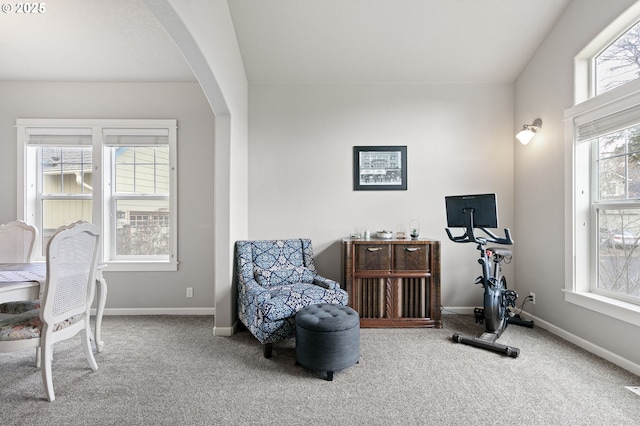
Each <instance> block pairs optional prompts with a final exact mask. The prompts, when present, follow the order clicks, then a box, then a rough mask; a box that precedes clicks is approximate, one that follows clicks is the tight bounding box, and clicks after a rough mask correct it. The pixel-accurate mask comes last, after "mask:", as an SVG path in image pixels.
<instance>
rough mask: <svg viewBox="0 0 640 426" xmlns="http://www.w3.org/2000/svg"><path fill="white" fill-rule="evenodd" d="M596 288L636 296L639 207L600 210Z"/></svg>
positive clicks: (639, 281) (639, 268)
mask: <svg viewBox="0 0 640 426" xmlns="http://www.w3.org/2000/svg"><path fill="white" fill-rule="evenodd" d="M598 220H599V225H600V249H599V254H598V284H597V287H598V288H599V289H603V290H608V291H613V292H616V293H619V294H622V295H625V296H631V297H640V250H639V249H638V238H639V237H640V209H624V210H601V211H599V214H598Z"/></svg>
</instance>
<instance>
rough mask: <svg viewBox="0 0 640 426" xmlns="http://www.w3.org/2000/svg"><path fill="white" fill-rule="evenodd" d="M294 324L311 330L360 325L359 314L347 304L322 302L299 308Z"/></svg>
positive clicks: (347, 328) (337, 329)
mask: <svg viewBox="0 0 640 426" xmlns="http://www.w3.org/2000/svg"><path fill="white" fill-rule="evenodd" d="M296 325H297V326H299V327H302V328H304V329H306V330H313V331H342V330H350V329H352V328H353V327H357V326H359V325H360V316H359V315H358V313H357V312H356V311H354V310H353V309H351V308H350V307H348V306H343V305H334V304H330V303H322V304H318V305H310V306H307V307H304V308H302V309H300V310H299V311H298V313H297V314H296Z"/></svg>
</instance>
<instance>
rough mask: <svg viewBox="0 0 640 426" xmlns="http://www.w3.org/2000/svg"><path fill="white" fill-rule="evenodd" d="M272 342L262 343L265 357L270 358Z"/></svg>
mask: <svg viewBox="0 0 640 426" xmlns="http://www.w3.org/2000/svg"><path fill="white" fill-rule="evenodd" d="M272 347H273V346H272V344H271V343H265V344H264V357H265V358H271V350H272Z"/></svg>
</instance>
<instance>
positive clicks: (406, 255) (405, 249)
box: [393, 244, 429, 272]
mask: <svg viewBox="0 0 640 426" xmlns="http://www.w3.org/2000/svg"><path fill="white" fill-rule="evenodd" d="M394 247H395V250H394V265H393V269H394V271H396V272H402V271H410V272H429V262H428V259H429V245H428V244H396V245H395V246H394Z"/></svg>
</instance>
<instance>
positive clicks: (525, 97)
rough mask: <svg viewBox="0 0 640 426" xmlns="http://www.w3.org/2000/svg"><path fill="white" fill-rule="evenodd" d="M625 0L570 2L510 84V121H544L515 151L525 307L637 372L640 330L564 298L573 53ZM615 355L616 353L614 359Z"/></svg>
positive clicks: (518, 279) (627, 0)
mask: <svg viewBox="0 0 640 426" xmlns="http://www.w3.org/2000/svg"><path fill="white" fill-rule="evenodd" d="M633 3H635V2H634V1H632V0H615V1H607V2H602V1H599V0H580V1H574V2H572V3H571V5H570V6H569V7H568V9H567V10H566V12H565V14H564V15H563V16H562V18H561V19H560V20H559V21H558V23H557V24H556V26H555V28H554V29H553V30H552V31H551V32H550V34H549V35H548V37H547V39H546V40H545V41H544V43H543V44H542V45H541V46H540V48H539V49H538V51H537V53H536V54H535V55H534V56H533V57H532V58H531V61H530V62H529V64H528V65H527V67H526V69H525V70H524V71H523V72H522V74H521V75H520V77H519V78H518V80H517V81H516V84H515V93H516V98H515V99H516V108H515V118H516V125H518V126H519V125H522V124H524V123H531V122H532V121H533V120H534V119H535V118H536V117H540V118H542V120H543V121H544V124H543V129H542V131H541V133H540V134H539V135H538V136H537V137H536V138H535V139H534V140H533V141H532V142H531V143H530V144H529V145H527V146H517V148H516V150H515V218H516V236H517V238H518V258H517V260H516V262H515V264H516V283H517V289H518V290H519V291H520V292H521V294H529V291H534V292H535V293H536V305H535V306H531V305H528V307H527V309H528V310H529V311H530V312H531V313H533V314H534V315H535V316H536V317H537V318H539V319H540V320H541V321H543V322H545V323H546V324H545V326H546V327H549V328H550V329H554V330H555V331H556V332H558V333H559V334H561V335H562V336H563V337H565V338H567V339H570V340H572V341H573V342H575V343H577V344H579V345H581V346H584V347H586V348H588V349H589V350H592V351H594V352H596V353H598V354H599V355H602V356H605V357H607V358H609V359H611V360H614V361H616V362H620V361H623V362H622V363H623V364H624V360H628V361H631V362H633V363H635V364H636V365H635V368H636V370H635V371H636V372H637V371H640V370H638V368H640V367H639V366H638V364H640V329H639V328H638V327H636V326H633V325H630V324H629V323H626V322H622V321H618V320H614V319H611V318H608V317H606V316H604V315H601V314H598V313H596V312H593V311H590V310H587V309H584V308H581V307H578V306H576V305H573V304H570V303H567V302H565V300H564V294H563V292H562V290H563V289H564V288H565V256H571V253H566V252H565V241H564V238H565V217H566V215H568V214H571V212H570V211H567V210H565V199H566V197H567V196H568V195H569V194H567V193H565V190H564V189H565V188H564V182H565V173H566V172H567V170H565V162H566V159H565V143H566V142H565V140H564V123H563V119H564V110H565V109H566V108H568V107H570V106H572V105H573V103H574V99H573V96H574V83H573V80H574V79H573V59H574V57H575V55H576V54H578V52H580V51H581V50H582V49H583V48H584V47H585V46H586V45H587V44H588V43H589V42H590V41H591V40H592V39H593V38H594V37H595V36H596V35H597V34H598V33H600V32H601V31H602V30H603V29H604V28H605V27H606V26H607V25H608V24H609V23H610V22H612V21H613V20H614V19H615V18H617V17H618V15H619V14H620V13H622V12H623V11H624V10H625V9H626V8H627V7H628V6H630V5H631V4H633ZM620 357H621V358H622V359H620Z"/></svg>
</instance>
